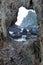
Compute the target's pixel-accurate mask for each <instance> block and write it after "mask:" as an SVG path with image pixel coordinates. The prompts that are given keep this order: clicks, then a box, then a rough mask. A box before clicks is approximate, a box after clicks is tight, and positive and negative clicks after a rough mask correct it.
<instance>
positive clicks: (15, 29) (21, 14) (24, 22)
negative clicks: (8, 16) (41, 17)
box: [9, 6, 39, 41]
mask: <svg viewBox="0 0 43 65" xmlns="http://www.w3.org/2000/svg"><path fill="white" fill-rule="evenodd" d="M37 22H38V20H37V14H36V11H35V10H33V9H26V8H25V7H23V6H21V7H20V8H19V11H18V16H17V21H16V23H15V24H14V25H12V26H11V27H9V35H10V36H11V37H12V38H14V39H15V41H26V40H28V39H31V38H34V39H36V38H37V35H38V31H39V27H38V23H37Z"/></svg>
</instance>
